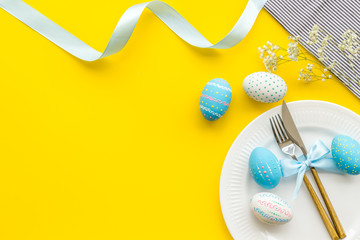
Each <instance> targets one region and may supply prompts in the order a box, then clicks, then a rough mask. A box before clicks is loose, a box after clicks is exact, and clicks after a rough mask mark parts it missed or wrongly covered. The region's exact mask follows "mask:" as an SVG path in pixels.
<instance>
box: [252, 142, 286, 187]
mask: <svg viewBox="0 0 360 240" xmlns="http://www.w3.org/2000/svg"><path fill="white" fill-rule="evenodd" d="M249 169H250V174H251V176H252V177H253V178H254V180H255V182H256V183H257V184H259V185H260V186H261V187H263V188H266V189H271V188H274V187H276V186H277V185H278V184H279V182H280V179H281V176H282V175H281V167H280V164H279V161H278V159H277V158H276V156H275V155H274V154H273V153H272V152H271V151H269V150H268V149H266V148H263V147H257V148H255V149H254V150H253V151H252V152H251V155H250V158H249Z"/></svg>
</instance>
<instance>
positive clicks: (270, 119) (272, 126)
mask: <svg viewBox="0 0 360 240" xmlns="http://www.w3.org/2000/svg"><path fill="white" fill-rule="evenodd" d="M269 121H270V125H271V129H272V131H273V133H274V137H275V140H276V142H277V143H278V144H280V140H279V138H278V136H277V134H276V132H275V129H274V124H273V121H272V118H269Z"/></svg>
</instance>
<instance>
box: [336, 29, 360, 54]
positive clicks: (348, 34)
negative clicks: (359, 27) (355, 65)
mask: <svg viewBox="0 0 360 240" xmlns="http://www.w3.org/2000/svg"><path fill="white" fill-rule="evenodd" d="M341 36H342V38H343V41H342V42H341V43H340V44H338V48H339V49H340V50H341V51H348V52H349V53H350V54H348V57H349V59H350V60H354V58H359V55H360V40H359V37H358V35H357V34H356V33H355V32H354V31H352V30H350V29H348V30H346V31H345V32H344V33H343V34H342V35H341Z"/></svg>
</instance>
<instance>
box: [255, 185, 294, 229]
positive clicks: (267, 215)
mask: <svg viewBox="0 0 360 240" xmlns="http://www.w3.org/2000/svg"><path fill="white" fill-rule="evenodd" d="M250 209H251V211H252V213H253V214H254V215H255V217H256V218H257V219H259V220H260V221H261V222H263V223H266V224H271V225H281V224H285V223H288V222H290V221H291V219H292V218H293V212H292V210H291V207H290V206H289V204H287V202H285V201H284V200H283V199H282V198H281V197H279V196H277V195H275V194H272V193H269V192H260V193H257V194H255V195H254V196H253V197H252V199H251V200H250Z"/></svg>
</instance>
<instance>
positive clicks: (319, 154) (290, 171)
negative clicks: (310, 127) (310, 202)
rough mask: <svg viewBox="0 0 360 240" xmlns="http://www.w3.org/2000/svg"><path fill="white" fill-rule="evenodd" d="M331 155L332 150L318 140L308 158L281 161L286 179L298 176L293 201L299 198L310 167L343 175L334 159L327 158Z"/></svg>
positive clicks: (301, 157)
mask: <svg viewBox="0 0 360 240" xmlns="http://www.w3.org/2000/svg"><path fill="white" fill-rule="evenodd" d="M329 153H330V149H328V148H327V147H326V146H325V144H324V143H323V142H322V141H321V140H317V141H316V142H315V144H314V145H313V146H312V147H311V149H310V151H309V153H308V155H307V158H305V156H304V155H301V156H300V157H298V161H294V160H293V159H283V160H280V165H281V170H282V174H283V176H284V177H289V176H292V175H295V174H297V179H296V186H295V190H294V193H293V199H295V198H296V197H297V195H298V192H299V189H300V186H301V183H302V181H303V178H304V175H305V172H306V171H307V170H309V168H310V167H314V168H316V169H321V170H324V171H328V172H333V173H337V174H343V172H342V171H340V170H339V168H338V167H337V166H336V164H335V162H334V160H333V159H332V158H326V156H327V155H328V154H329Z"/></svg>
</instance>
